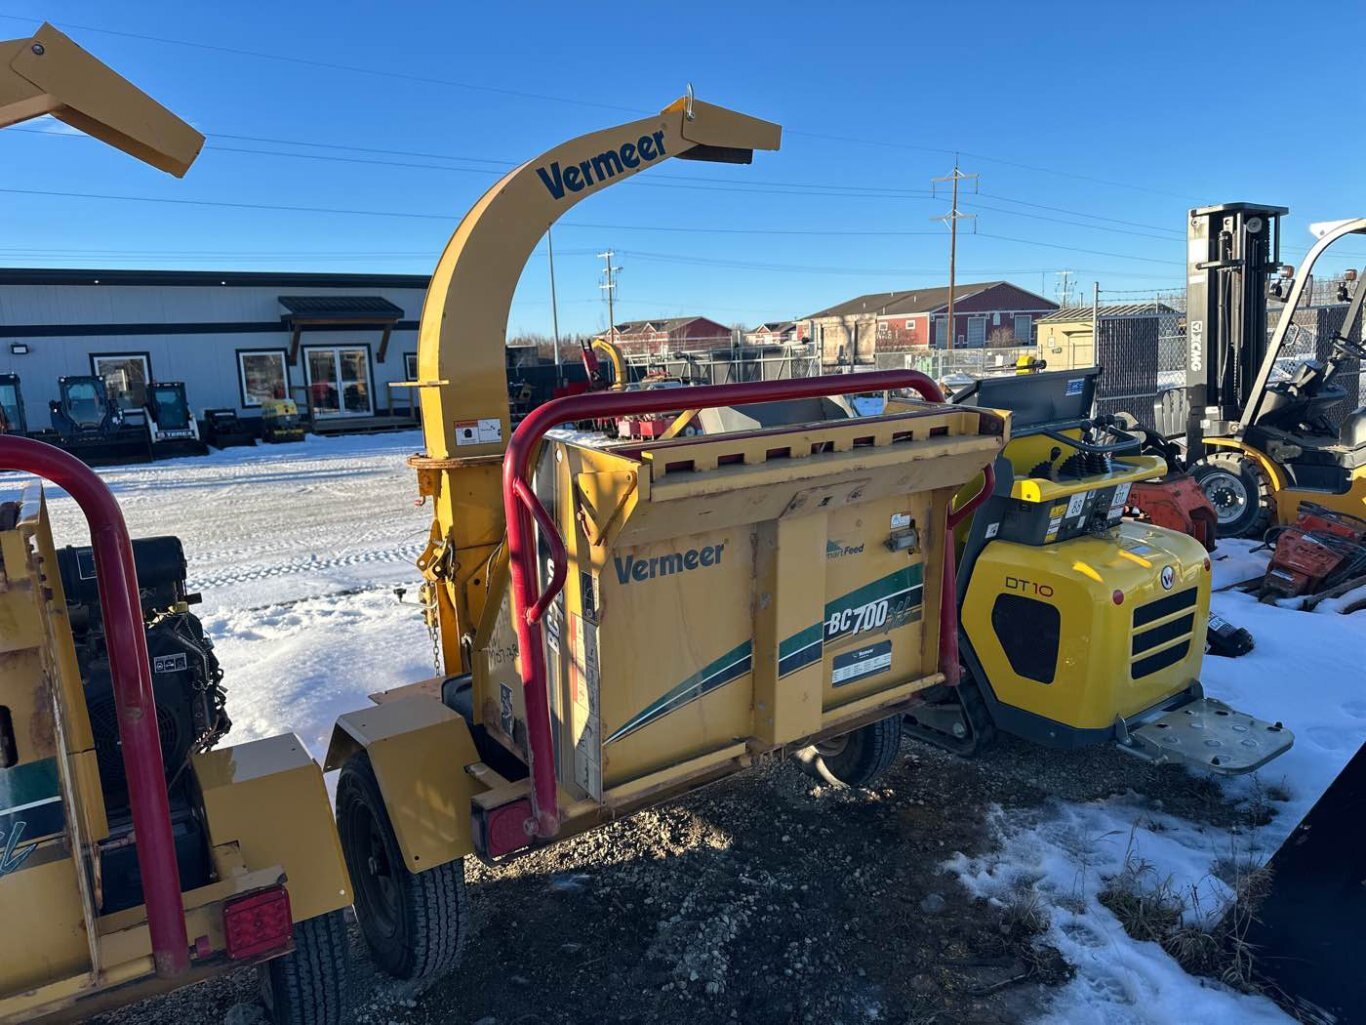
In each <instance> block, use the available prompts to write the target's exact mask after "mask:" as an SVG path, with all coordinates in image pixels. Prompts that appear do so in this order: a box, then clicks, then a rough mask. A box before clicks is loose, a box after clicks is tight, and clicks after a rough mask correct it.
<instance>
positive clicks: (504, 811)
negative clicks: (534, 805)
mask: <svg viewBox="0 0 1366 1025" xmlns="http://www.w3.org/2000/svg"><path fill="white" fill-rule="evenodd" d="M530 818H531V802H530V801H528V800H526V799H525V798H524V799H522V800H520V801H513V802H512V803H511V804H505V805H503V806H502V807H501V808H494V809H493V810H492V811H489V812H485V813H484V836H485V837H486V838H487V848H488V849H487V851H486V852H485V853H487V854H488V856H489V857H491V858H496V857H498V856H500V855H503V854H511V853H512V852H513V851H517V850H521V849H522V848H523V847H529V846H530V845H531V835H530V834H529V833H528V832H527V831H526V823H527V821H528V820H529V819H530Z"/></svg>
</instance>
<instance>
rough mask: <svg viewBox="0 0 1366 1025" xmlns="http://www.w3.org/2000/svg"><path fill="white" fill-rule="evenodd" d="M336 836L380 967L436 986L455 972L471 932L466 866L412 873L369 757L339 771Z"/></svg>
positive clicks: (462, 863)
mask: <svg viewBox="0 0 1366 1025" xmlns="http://www.w3.org/2000/svg"><path fill="white" fill-rule="evenodd" d="M337 829H338V832H339V833H340V834H341V845H342V853H343V854H344V855H345V857H346V867H347V869H348V870H349V871H350V873H351V882H352V886H353V888H354V890H355V902H356V919H357V921H358V922H359V923H360V928H361V933H362V935H364V937H365V942H366V945H367V946H368V947H369V948H370V954H371V956H373V957H374V959H375V963H376V964H378V965H379V966H380V967H381V968H383V969H384V970H385V971H386V972H388V973H389V974H390V975H393V976H396V977H397V978H400V979H419V980H421V979H434V978H437V977H439V976H441V975H444V974H445V973H447V972H449V971H450V970H451V969H453V968H454V967H455V966H456V963H457V962H458V961H459V960H460V951H461V948H462V947H464V945H465V936H466V934H467V933H468V932H469V899H468V897H467V896H466V893H465V861H464V859H463V858H457V859H456V860H455V861H449V862H447V863H446V864H444V865H438V866H437V867H435V868H430V869H427V870H426V871H424V872H418V873H413V872H409V871H408V868H407V866H406V865H405V864H404V861H403V853H402V851H401V850H400V849H399V845H398V837H397V836H395V835H394V828H393V825H392V823H391V822H390V821H389V813H388V811H387V810H386V809H385V807H384V797H383V795H382V794H381V793H380V789H379V781H378V780H376V779H375V770H374V769H373V768H372V767H371V765H370V758H369V756H368V755H367V754H365V753H364V752H361V753H359V754H356V755H353V756H352V757H351V758H350V759H348V761H347V762H346V764H345V765H343V766H342V770H341V776H340V778H339V779H338V781H337Z"/></svg>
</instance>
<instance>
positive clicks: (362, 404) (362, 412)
mask: <svg viewBox="0 0 1366 1025" xmlns="http://www.w3.org/2000/svg"><path fill="white" fill-rule="evenodd" d="M304 374H305V377H306V378H307V380H306V382H305V383H306V384H307V386H308V405H309V409H310V411H311V412H312V415H313V416H315V417H333V416H370V415H371V414H372V413H373V412H374V406H373V404H372V402H371V398H370V350H369V347H368V346H350V345H347V346H335V347H334V346H309V347H306V348H305V349H304Z"/></svg>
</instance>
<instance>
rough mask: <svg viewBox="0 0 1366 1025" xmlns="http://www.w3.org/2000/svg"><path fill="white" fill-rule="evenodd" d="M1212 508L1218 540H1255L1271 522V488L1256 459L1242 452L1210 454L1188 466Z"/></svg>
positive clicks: (1264, 531)
mask: <svg viewBox="0 0 1366 1025" xmlns="http://www.w3.org/2000/svg"><path fill="white" fill-rule="evenodd" d="M1191 476H1193V477H1194V478H1195V479H1196V481H1198V482H1199V484H1200V489H1201V490H1202V491H1203V492H1204V493H1205V497H1206V498H1208V499H1209V500H1210V504H1211V505H1212V506H1214V512H1215V515H1216V516H1217V517H1218V521H1219V524H1218V534H1219V536H1220V537H1255V538H1260V537H1261V536H1262V535H1263V534H1265V533H1266V527H1267V524H1268V523H1269V522H1270V521H1271V487H1270V485H1269V484H1268V483H1267V480H1266V476H1265V474H1263V473H1262V470H1261V467H1259V466H1258V465H1257V462H1256V460H1254V459H1252V458H1251V457H1249V456H1246V455H1244V454H1243V453H1241V452H1212V453H1211V454H1209V455H1207V456H1205V457H1204V458H1203V459H1201V460H1200V461H1199V462H1197V463H1196V464H1195V465H1194V466H1192V467H1191Z"/></svg>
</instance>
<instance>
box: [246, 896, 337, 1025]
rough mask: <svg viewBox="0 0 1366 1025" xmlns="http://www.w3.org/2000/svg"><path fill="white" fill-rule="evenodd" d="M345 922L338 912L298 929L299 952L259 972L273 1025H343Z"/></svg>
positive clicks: (316, 919)
mask: <svg viewBox="0 0 1366 1025" xmlns="http://www.w3.org/2000/svg"><path fill="white" fill-rule="evenodd" d="M347 960H348V958H347V942H346V918H345V916H344V914H343V913H342V912H341V911H333V912H330V913H329V914H326V915H319V916H318V917H317V918H309V919H307V920H305V921H303V922H296V923H295V925H294V952H293V953H290V954H286V955H285V956H284V957H277V958H275V959H274V960H273V961H267V962H266V963H265V964H263V965H261V967H260V968H259V969H258V971H259V972H260V976H261V999H262V1001H263V1002H264V1003H265V1005H266V1011H267V1013H268V1014H269V1016H270V1020H271V1022H272V1025H342V1022H343V1021H344V1020H345V1019H346V1005H347V1003H348V1001H347V995H348V994H347V979H348V973H347Z"/></svg>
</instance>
